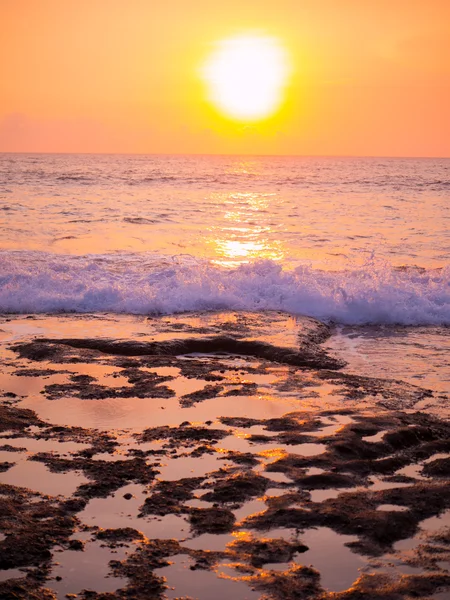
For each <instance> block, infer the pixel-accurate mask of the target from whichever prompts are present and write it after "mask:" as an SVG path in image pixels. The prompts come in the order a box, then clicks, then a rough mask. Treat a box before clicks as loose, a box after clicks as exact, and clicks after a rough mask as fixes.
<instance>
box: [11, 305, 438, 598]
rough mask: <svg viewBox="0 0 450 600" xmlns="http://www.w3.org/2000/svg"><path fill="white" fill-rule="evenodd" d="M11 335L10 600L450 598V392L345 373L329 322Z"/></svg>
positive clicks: (122, 322) (229, 317)
mask: <svg viewBox="0 0 450 600" xmlns="http://www.w3.org/2000/svg"><path fill="white" fill-rule="evenodd" d="M0 330H1V331H0V339H1V341H2V344H3V346H2V349H1V361H2V375H1V378H0V393H1V396H2V398H1V404H0V598H2V599H3V598H11V599H12V598H15V599H21V598H23V599H29V598H31V599H54V598H58V599H63V598H81V599H101V600H113V599H125V598H128V599H144V598H145V599H146V600H147V599H149V598H155V599H159V598H161V599H163V598H172V599H176V598H185V599H188V598H192V599H194V598H196V599H198V600H210V599H211V598H212V597H214V598H215V599H216V600H221V599H224V600H225V599H228V598H229V597H230V596H234V597H236V598H239V599H240V600H244V599H253V598H254V599H258V598H264V599H274V600H288V599H292V598H310V599H321V600H331V599H342V600H356V599H360V598H364V599H366V598H367V599H369V600H370V599H374V600H375V599H377V600H402V599H405V600H407V599H409V598H412V597H415V598H417V597H420V598H428V599H430V598H436V599H438V598H441V599H442V598H449V597H450V493H449V492H450V482H449V475H450V424H449V423H448V420H447V419H446V418H445V410H446V409H445V407H442V406H441V405H442V397H439V395H438V394H434V393H433V392H432V391H430V390H427V389H423V388H420V387H417V386H414V385H412V384H410V383H404V382H402V381H399V380H387V379H381V378H371V377H363V376H361V375H355V374H350V373H349V372H347V371H346V366H345V362H344V361H343V359H342V356H337V355H333V354H330V353H327V352H326V350H325V346H324V342H325V341H326V340H327V339H328V338H329V336H330V335H331V334H332V330H331V329H330V328H328V327H327V326H326V325H324V324H322V323H319V322H317V321H314V320H313V319H308V318H300V317H297V318H294V317H291V316H289V315H286V314H283V313H277V312H265V313H259V314H255V313H233V312H224V313H196V314H184V315H178V316H173V317H158V318H157V317H155V318H145V317H116V316H108V315H91V316H80V315H74V316H67V315H65V316H60V317H56V316H52V317H44V316H42V317H41V316H39V317H36V316H29V317H25V316H23V315H22V316H13V315H5V316H3V317H2V318H1V319H0ZM425 406H426V407H427V409H426V410H422V411H421V408H422V409H423V407H425Z"/></svg>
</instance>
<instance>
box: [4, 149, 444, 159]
mask: <svg viewBox="0 0 450 600" xmlns="http://www.w3.org/2000/svg"><path fill="white" fill-rule="evenodd" d="M0 154H42V155H50V156H53V155H83V156H86V155H88V156H222V157H224V156H226V157H232V156H236V157H241V156H247V157H254V158H379V159H401V160H404V159H430V160H433V159H443V160H448V159H450V155H449V156H431V155H430V156H415V155H409V156H405V155H387V154H386V155H383V154H253V153H226V152H222V153H221V152H210V153H207V152H80V151H77V152H56V151H54V152H40V151H33V150H31V151H28V150H0Z"/></svg>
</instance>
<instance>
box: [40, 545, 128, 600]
mask: <svg viewBox="0 0 450 600" xmlns="http://www.w3.org/2000/svg"><path fill="white" fill-rule="evenodd" d="M131 552H132V550H131V549H129V548H124V547H118V548H115V549H111V548H108V547H106V546H104V545H102V544H101V543H100V542H88V543H86V545H85V547H84V550H83V551H74V550H65V551H62V552H58V551H56V552H55V553H54V565H55V566H54V567H53V568H52V577H61V581H56V580H55V579H50V580H49V581H47V582H46V584H45V585H46V587H48V588H50V589H52V590H54V591H55V592H56V593H57V595H58V598H61V599H63V598H65V597H66V594H78V593H79V592H81V591H82V590H91V591H95V592H114V591H115V590H117V589H120V588H122V587H125V586H126V585H127V583H128V580H127V579H124V578H121V577H114V576H112V575H111V574H110V568H109V562H110V561H111V560H123V559H124V558H126V556H127V555H128V554H129V553H131Z"/></svg>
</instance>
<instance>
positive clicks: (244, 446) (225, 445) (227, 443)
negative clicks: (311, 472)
mask: <svg viewBox="0 0 450 600" xmlns="http://www.w3.org/2000/svg"><path fill="white" fill-rule="evenodd" d="M267 433H269V434H270V432H266V434H267ZM244 435H249V434H244ZM217 445H218V447H220V448H221V449H223V450H230V451H237V452H252V453H253V454H259V453H263V452H268V451H270V450H272V451H273V450H280V451H283V452H285V453H287V454H298V455H299V456H316V455H317V454H322V453H323V452H325V450H326V448H327V447H326V445H325V444H315V443H308V442H306V443H304V444H289V445H288V444H280V443H274V442H268V443H261V442H252V440H251V439H249V438H248V437H243V436H239V437H237V436H235V435H230V436H228V437H226V438H224V439H223V440H221V441H220V442H218V444H217Z"/></svg>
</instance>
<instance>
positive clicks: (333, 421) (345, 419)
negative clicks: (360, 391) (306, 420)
mask: <svg viewBox="0 0 450 600" xmlns="http://www.w3.org/2000/svg"><path fill="white" fill-rule="evenodd" d="M321 422H322V423H324V424H325V427H322V428H321V429H318V430H317V431H308V435H311V436H314V437H325V436H328V435H334V434H335V433H336V432H338V431H339V429H341V427H343V426H344V425H348V424H349V423H353V422H354V419H352V418H351V417H349V416H348V415H333V416H332V417H325V418H322V419H321Z"/></svg>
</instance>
